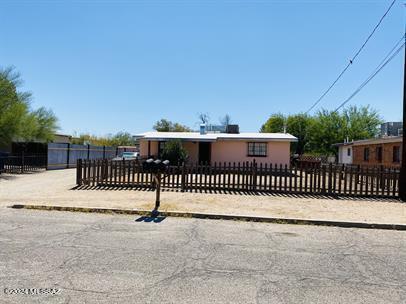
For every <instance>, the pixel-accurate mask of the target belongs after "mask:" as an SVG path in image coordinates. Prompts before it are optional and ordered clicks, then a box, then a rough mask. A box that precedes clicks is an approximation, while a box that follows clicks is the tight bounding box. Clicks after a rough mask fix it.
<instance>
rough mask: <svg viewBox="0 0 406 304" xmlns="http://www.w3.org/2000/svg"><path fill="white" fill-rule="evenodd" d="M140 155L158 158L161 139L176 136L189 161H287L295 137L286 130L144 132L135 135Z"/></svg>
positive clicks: (162, 142) (283, 163) (280, 162)
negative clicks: (258, 131)
mask: <svg viewBox="0 0 406 304" xmlns="http://www.w3.org/2000/svg"><path fill="white" fill-rule="evenodd" d="M135 138H137V139H138V140H139V143H140V155H141V157H157V158H159V156H160V154H161V152H162V151H163V148H164V145H165V142H167V141H169V140H174V139H178V140H181V141H182V144H183V147H184V148H185V149H186V150H187V152H188V155H189V162H192V163H195V162H203V163H206V162H207V163H211V164H214V163H215V162H217V163H219V162H227V163H228V162H231V163H233V162H246V161H249V162H251V161H253V160H254V159H255V161H256V162H257V163H272V164H278V165H279V164H282V165H285V164H286V165H289V163H290V143H291V142H295V141H297V138H296V137H294V136H292V135H290V134H286V133H237V134H236V133H206V132H205V129H204V128H201V132H200V133H199V132H146V133H142V134H138V135H135Z"/></svg>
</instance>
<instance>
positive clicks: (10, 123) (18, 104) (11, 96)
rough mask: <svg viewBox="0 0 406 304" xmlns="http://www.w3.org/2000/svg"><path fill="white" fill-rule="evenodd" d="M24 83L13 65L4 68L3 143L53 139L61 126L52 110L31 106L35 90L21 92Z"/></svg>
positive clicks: (0, 99) (0, 90)
mask: <svg viewBox="0 0 406 304" xmlns="http://www.w3.org/2000/svg"><path fill="white" fill-rule="evenodd" d="M21 83H22V80H21V76H20V74H19V73H17V72H15V70H14V69H13V68H11V67H9V68H6V69H0V145H8V144H10V142H11V141H13V140H40V141H50V140H52V138H53V135H54V133H55V132H56V130H57V129H58V126H57V118H56V117H55V115H54V114H53V113H52V111H50V110H46V109H45V108H39V109H37V110H32V109H31V107H30V100H31V93H29V92H23V91H19V90H18V87H19V86H20V85H21Z"/></svg>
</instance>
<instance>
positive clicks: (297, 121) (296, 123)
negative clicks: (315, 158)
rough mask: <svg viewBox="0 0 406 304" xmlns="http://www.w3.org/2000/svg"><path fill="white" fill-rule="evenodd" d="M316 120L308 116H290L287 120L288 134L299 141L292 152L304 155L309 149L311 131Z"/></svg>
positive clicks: (293, 145) (293, 146) (294, 144)
mask: <svg viewBox="0 0 406 304" xmlns="http://www.w3.org/2000/svg"><path fill="white" fill-rule="evenodd" d="M313 123H314V118H313V117H310V116H309V115H306V114H296V115H289V116H288V118H287V119H286V132H287V133H289V134H292V135H293V136H296V137H297V139H298V141H297V142H295V143H293V144H292V151H294V152H295V153H296V154H299V155H302V154H303V153H305V152H306V150H307V149H308V144H309V129H310V128H311V126H312V124H313Z"/></svg>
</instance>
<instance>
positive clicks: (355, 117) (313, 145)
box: [309, 106, 382, 155]
mask: <svg viewBox="0 0 406 304" xmlns="http://www.w3.org/2000/svg"><path fill="white" fill-rule="evenodd" d="M381 123H382V120H381V118H380V117H379V114H378V112H377V111H376V110H374V109H371V108H370V107H369V106H363V107H356V106H350V107H348V108H345V109H343V111H342V112H341V113H338V112H334V111H327V110H321V111H319V112H318V113H317V115H316V117H315V121H314V123H313V124H312V125H311V127H310V128H309V146H310V151H311V152H314V153H318V154H324V155H332V154H335V153H336V148H335V147H333V146H332V145H333V144H335V143H340V142H343V141H344V140H347V139H348V140H349V141H352V140H359V139H367V138H373V137H375V136H377V135H378V134H379V129H378V127H379V125H380V124H381Z"/></svg>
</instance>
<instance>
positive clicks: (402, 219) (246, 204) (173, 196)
mask: <svg viewBox="0 0 406 304" xmlns="http://www.w3.org/2000/svg"><path fill="white" fill-rule="evenodd" d="M75 173H76V170H75V169H67V170H55V171H45V172H41V173H34V174H26V175H6V174H2V175H0V206H3V207H4V206H8V205H11V204H42V205H57V206H78V207H103V208H127V209H133V208H134V209H146V210H152V209H153V207H154V200H155V193H154V192H153V191H142V190H131V189H121V190H119V189H115V190H72V189H73V188H74V187H75ZM161 210H165V211H184V212H201V213H217V214H231V215H250V216H269V217H285V218H299V219H313V220H331V221H357V222H369V223H386V224H406V204H404V203H400V202H399V201H396V200H382V201H380V200H367V199H356V200H350V199H344V198H340V199H332V198H321V197H308V196H307V197H293V196H282V195H266V194H263V195H262V194H261V195H245V194H222V193H221V194H220V193H217V194H215V193H189V192H186V193H181V192H173V191H164V192H163V193H161Z"/></svg>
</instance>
